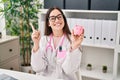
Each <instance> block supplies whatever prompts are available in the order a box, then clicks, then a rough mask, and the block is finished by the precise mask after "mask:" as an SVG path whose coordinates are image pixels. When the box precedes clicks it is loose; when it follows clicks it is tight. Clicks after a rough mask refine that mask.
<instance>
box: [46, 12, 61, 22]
mask: <svg viewBox="0 0 120 80" xmlns="http://www.w3.org/2000/svg"><path fill="white" fill-rule="evenodd" d="M60 16H61V17H60ZM51 18H53V20H52V19H51ZM56 18H57V19H58V20H62V19H63V15H62V14H58V15H57V16H49V17H48V20H49V21H51V22H55V20H56Z"/></svg>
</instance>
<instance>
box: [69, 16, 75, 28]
mask: <svg viewBox="0 0 120 80" xmlns="http://www.w3.org/2000/svg"><path fill="white" fill-rule="evenodd" d="M75 25H76V18H71V27H70V29H71V30H72V29H73V28H74V26H75Z"/></svg>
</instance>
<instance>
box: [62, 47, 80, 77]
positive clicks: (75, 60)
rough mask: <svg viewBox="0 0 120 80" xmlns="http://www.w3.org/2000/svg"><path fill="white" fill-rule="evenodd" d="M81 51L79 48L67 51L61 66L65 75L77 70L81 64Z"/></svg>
mask: <svg viewBox="0 0 120 80" xmlns="http://www.w3.org/2000/svg"><path fill="white" fill-rule="evenodd" d="M81 55H82V53H81V51H80V49H79V48H77V49H75V50H74V51H72V52H70V51H67V55H66V59H65V61H64V62H63V64H62V69H63V71H64V72H65V73H66V74H68V75H69V74H71V73H75V72H77V71H78V70H79V67H80V62H81Z"/></svg>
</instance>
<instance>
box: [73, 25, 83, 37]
mask: <svg viewBox="0 0 120 80" xmlns="http://www.w3.org/2000/svg"><path fill="white" fill-rule="evenodd" d="M73 30H74V35H80V34H82V33H83V30H84V28H83V27H82V26H80V25H76V26H75V27H74V29H73Z"/></svg>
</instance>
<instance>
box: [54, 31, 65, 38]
mask: <svg viewBox="0 0 120 80" xmlns="http://www.w3.org/2000/svg"><path fill="white" fill-rule="evenodd" d="M53 36H54V37H62V36H63V31H61V32H60V31H54V32H53Z"/></svg>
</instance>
